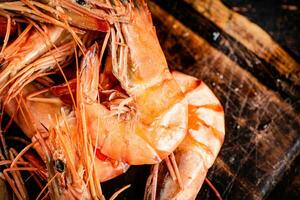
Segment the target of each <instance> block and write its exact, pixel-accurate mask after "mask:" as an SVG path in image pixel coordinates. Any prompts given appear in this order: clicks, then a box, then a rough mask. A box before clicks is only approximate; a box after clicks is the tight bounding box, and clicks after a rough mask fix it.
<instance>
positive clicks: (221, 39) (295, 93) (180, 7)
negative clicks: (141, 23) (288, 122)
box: [155, 0, 300, 111]
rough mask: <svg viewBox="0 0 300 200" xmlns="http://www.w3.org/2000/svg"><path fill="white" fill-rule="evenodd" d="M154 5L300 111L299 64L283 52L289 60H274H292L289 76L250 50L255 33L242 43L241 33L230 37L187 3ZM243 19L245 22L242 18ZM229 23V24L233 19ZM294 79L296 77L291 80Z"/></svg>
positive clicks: (274, 64) (271, 47)
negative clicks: (237, 36)
mask: <svg viewBox="0 0 300 200" xmlns="http://www.w3.org/2000/svg"><path fill="white" fill-rule="evenodd" d="M155 2H156V3H157V4H158V5H159V6H161V7H162V8H163V9H165V10H167V11H168V12H169V13H170V14H171V15H173V16H174V17H175V18H176V19H177V20H179V21H181V22H182V23H184V24H185V26H187V27H188V28H189V29H191V30H193V31H194V32H195V33H196V34H198V35H199V36H201V37H202V38H203V39H205V40H206V41H207V42H208V43H209V44H210V45H211V46H213V47H214V48H216V49H218V50H219V51H222V52H223V53H224V54H225V55H226V56H227V57H228V58H230V59H231V60H232V61H234V62H235V63H237V64H238V65H239V66H240V67H242V68H243V69H245V70H247V71H249V72H250V73H251V74H252V75H253V76H255V77H256V78H257V79H258V80H259V81H260V82H261V83H263V84H264V85H265V86H267V87H268V88H269V89H272V90H274V91H276V92H278V93H279V94H280V95H281V97H283V98H284V99H285V100H289V101H291V104H292V105H293V107H294V108H295V109H297V110H298V111H300V86H299V84H298V79H299V77H300V76H298V75H297V74H298V72H297V69H298V68H297V66H298V64H296V62H295V61H294V60H293V59H292V58H291V57H290V56H289V55H288V54H286V53H284V56H285V55H287V57H284V56H283V54H282V55H281V56H280V58H277V57H276V59H275V57H274V56H275V55H273V58H274V59H275V60H285V59H287V60H289V59H290V60H293V61H292V62H293V63H294V64H293V66H294V67H293V69H294V71H293V73H291V74H289V73H287V71H289V70H286V71H285V72H283V71H280V70H278V66H277V64H276V62H275V63H274V62H273V61H272V59H271V60H268V59H263V58H262V57H260V56H259V55H257V54H256V53H255V52H254V51H252V50H250V49H249V48H248V47H247V46H250V44H251V45H252V43H255V42H253V41H252V40H253V38H254V39H255V37H256V34H255V33H254V32H253V33H252V32H249V33H248V34H249V35H248V36H249V38H248V40H247V41H246V39H244V40H239V39H237V38H236V37H235V35H238V32H242V31H238V30H235V32H234V33H235V35H233V34H232V35H230V34H229V33H230V32H229V31H228V32H229V33H227V32H226V31H227V30H225V29H222V27H221V25H222V24H220V23H219V22H218V21H216V22H215V21H212V20H211V19H210V18H208V17H207V16H205V15H204V14H202V13H201V12H199V11H198V10H195V8H194V7H193V6H192V5H191V4H188V3H186V2H185V1H176V2H174V1H172V0H163V1H162V0H155ZM204 2H206V1H204ZM210 2H214V0H211V1H210ZM224 8H225V7H224ZM227 10H228V9H227ZM218 12H222V11H218ZM211 13H213V12H211ZM212 15H217V14H212ZM239 16H240V15H239ZM225 18H226V15H225ZM241 18H243V19H244V17H242V16H241ZM238 19H239V18H238ZM228 20H229V21H230V20H231V18H230V19H228ZM229 21H226V23H227V24H228V23H237V22H229ZM218 23H219V25H220V26H219V25H218ZM248 25H249V26H255V27H257V26H256V25H254V24H253V23H251V22H250V21H248ZM245 26H246V25H245ZM244 28H245V27H244ZM247 30H248V29H247V28H246V29H245V30H243V31H244V32H245V31H247ZM264 33H265V32H264ZM251 34H252V35H251ZM265 34H266V33H265ZM242 35H243V34H242ZM250 35H251V36H250ZM266 35H267V34H266ZM264 45H267V44H264ZM275 47H278V48H280V47H279V45H278V44H276V43H275V42H273V43H270V44H269V46H268V47H266V49H273V48H275ZM257 48H258V47H257ZM260 48H261V51H264V50H263V49H264V48H265V47H264V46H261V47H260ZM275 49H276V48H275ZM280 49H282V48H280ZM274 51H275V50H274ZM278 56H279V55H278ZM292 76H293V77H294V78H292Z"/></svg>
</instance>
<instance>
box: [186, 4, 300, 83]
mask: <svg viewBox="0 0 300 200" xmlns="http://www.w3.org/2000/svg"><path fill="white" fill-rule="evenodd" d="M184 1H185V2H187V3H188V4H190V5H191V6H192V7H193V8H194V9H195V10H197V11H198V12H199V13H201V14H202V15H204V16H205V17H207V18H208V19H210V20H211V21H212V22H213V23H215V24H216V25H217V26H218V27H220V28H221V29H222V30H224V31H225V32H226V33H228V34H229V35H231V36H232V37H234V38H235V39H236V40H238V41H239V42H240V43H242V44H243V45H244V46H245V47H247V48H248V49H250V50H251V51H253V52H254V53H255V54H256V55H258V56H259V57H260V58H262V59H264V60H265V61H266V62H268V63H271V64H272V65H274V66H275V68H276V69H277V70H278V72H279V73H280V74H282V75H284V76H290V78H291V80H293V81H294V82H295V83H296V84H300V65H299V64H298V63H297V62H296V61H295V60H294V59H293V58H292V57H291V56H290V55H289V54H288V53H286V52H285V51H284V50H283V49H282V48H281V47H280V46H279V45H278V44H277V43H276V42H275V41H274V40H273V39H272V38H271V36H270V35H269V34H268V33H266V32H265V31H264V30H263V29H261V28H260V27H259V26H257V25H256V24H254V23H252V22H251V21H249V20H248V19H247V18H246V17H244V16H242V15H240V14H238V13H236V12H234V11H232V10H230V9H228V8H227V7H226V6H224V5H223V3H222V2H221V1H220V0H184Z"/></svg>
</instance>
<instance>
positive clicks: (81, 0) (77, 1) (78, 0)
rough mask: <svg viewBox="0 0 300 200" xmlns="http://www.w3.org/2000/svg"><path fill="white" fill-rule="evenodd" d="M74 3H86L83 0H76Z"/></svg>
mask: <svg viewBox="0 0 300 200" xmlns="http://www.w3.org/2000/svg"><path fill="white" fill-rule="evenodd" d="M76 3H78V4H79V5H82V6H83V5H85V4H86V2H85V0H76Z"/></svg>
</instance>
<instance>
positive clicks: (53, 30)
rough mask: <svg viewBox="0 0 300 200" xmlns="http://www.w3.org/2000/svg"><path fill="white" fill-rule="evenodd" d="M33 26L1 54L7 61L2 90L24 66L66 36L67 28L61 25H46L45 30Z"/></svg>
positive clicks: (0, 79) (0, 74) (0, 75)
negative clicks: (34, 28)
mask: <svg viewBox="0 0 300 200" xmlns="http://www.w3.org/2000/svg"><path fill="white" fill-rule="evenodd" d="M31 27H32V26H31V25H29V26H28V27H27V29H25V30H24V32H23V33H22V34H21V35H20V36H19V38H18V39H17V40H15V41H14V43H12V44H11V45H9V46H8V47H7V48H6V49H5V50H4V51H3V52H2V53H1V54H0V60H2V59H4V63H5V64H4V66H2V69H1V72H0V91H1V92H2V91H3V89H4V88H3V87H4V86H5V84H6V82H7V81H8V80H9V79H10V78H12V77H14V76H15V75H16V74H17V73H18V72H19V71H20V70H21V69H22V68H23V67H24V66H26V65H28V64H30V63H32V62H33V61H34V60H35V59H37V58H38V57H40V56H41V55H43V54H45V53H46V52H47V51H48V50H50V49H51V48H52V47H53V45H55V44H57V42H59V41H60V40H65V38H66V37H64V36H66V34H65V33H66V32H65V30H64V29H62V28H60V27H56V26H45V27H44V29H45V30H43V31H38V30H31V29H33V28H31Z"/></svg>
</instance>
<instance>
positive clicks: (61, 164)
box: [54, 159, 65, 173]
mask: <svg viewBox="0 0 300 200" xmlns="http://www.w3.org/2000/svg"><path fill="white" fill-rule="evenodd" d="M54 166H55V169H56V171H58V172H60V173H62V172H64V171H65V163H64V162H63V161H62V160H60V159H57V160H55V161H54Z"/></svg>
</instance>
